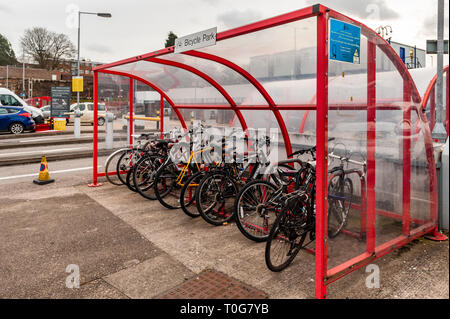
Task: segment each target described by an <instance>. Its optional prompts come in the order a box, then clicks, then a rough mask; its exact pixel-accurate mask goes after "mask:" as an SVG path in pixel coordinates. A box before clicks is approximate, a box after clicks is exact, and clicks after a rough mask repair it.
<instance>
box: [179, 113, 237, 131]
mask: <svg viewBox="0 0 450 319" xmlns="http://www.w3.org/2000/svg"><path fill="white" fill-rule="evenodd" d="M180 113H181V114H182V116H183V118H184V120H185V121H186V126H187V127H188V128H192V127H193V125H194V126H195V125H198V124H201V125H203V126H205V127H215V128H220V129H222V128H225V127H231V126H234V124H233V125H232V123H234V122H235V121H236V123H235V124H236V126H235V127H239V128H240V127H241V126H240V124H239V121H238V120H237V118H236V114H235V113H234V111H232V110H205V109H198V110H193V109H180Z"/></svg>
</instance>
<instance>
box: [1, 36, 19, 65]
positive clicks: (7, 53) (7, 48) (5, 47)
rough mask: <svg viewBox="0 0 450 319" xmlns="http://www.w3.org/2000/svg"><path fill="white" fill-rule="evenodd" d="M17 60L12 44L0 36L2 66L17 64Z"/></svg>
mask: <svg viewBox="0 0 450 319" xmlns="http://www.w3.org/2000/svg"><path fill="white" fill-rule="evenodd" d="M16 63H17V59H16V55H15V54H14V50H13V49H12V47H11V43H10V42H9V41H8V39H6V38H5V37H4V36H3V35H1V34H0V65H10V64H16Z"/></svg>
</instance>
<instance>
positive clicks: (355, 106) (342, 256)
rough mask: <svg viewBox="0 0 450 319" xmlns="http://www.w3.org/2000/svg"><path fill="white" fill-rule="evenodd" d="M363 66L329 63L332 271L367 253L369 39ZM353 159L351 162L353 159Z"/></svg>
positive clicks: (364, 47) (364, 44) (362, 52)
mask: <svg viewBox="0 0 450 319" xmlns="http://www.w3.org/2000/svg"><path fill="white" fill-rule="evenodd" d="M360 57H361V58H360V63H359V64H350V63H343V62H337V61H334V60H329V64H328V67H329V78H328V138H329V139H330V141H329V142H328V154H329V156H328V165H329V166H328V201H327V204H328V216H327V223H328V230H327V234H328V242H327V244H328V268H329V269H331V268H333V267H335V266H338V265H339V264H341V263H343V262H345V261H347V260H349V259H351V258H354V257H357V256H359V255H361V254H362V253H364V252H365V249H366V244H365V242H364V241H362V240H359V238H362V236H363V235H362V232H363V231H364V229H362V227H363V225H364V222H365V211H364V203H365V199H366V198H365V183H364V179H362V177H363V176H364V175H365V167H364V162H365V160H366V154H367V38H366V37H364V36H363V35H361V50H360ZM349 160H350V161H349Z"/></svg>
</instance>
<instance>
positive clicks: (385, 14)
mask: <svg viewBox="0 0 450 319" xmlns="http://www.w3.org/2000/svg"><path fill="white" fill-rule="evenodd" d="M306 3H307V4H309V5H312V4H316V3H318V2H317V0H306ZM321 4H323V5H324V6H327V7H329V8H330V9H333V10H336V11H343V13H349V14H351V15H352V16H357V17H359V18H361V19H373V20H390V19H397V18H399V17H400V16H399V14H398V13H397V12H396V11H395V10H393V9H391V8H390V7H389V5H388V4H387V1H386V0H368V1H361V0H346V1H343V0H323V1H322V2H321Z"/></svg>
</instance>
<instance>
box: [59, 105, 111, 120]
mask: <svg viewBox="0 0 450 319" xmlns="http://www.w3.org/2000/svg"><path fill="white" fill-rule="evenodd" d="M77 108H79V110H80V111H81V117H80V119H81V123H89V124H92V125H94V103H80V104H79V107H78V104H76V103H75V104H72V105H71V106H70V112H69V113H68V115H69V118H68V119H67V123H73V122H74V118H75V115H74V114H75V110H76V109H77ZM105 121H106V106H105V104H102V103H99V104H98V117H97V124H98V125H99V126H103V125H104V124H105Z"/></svg>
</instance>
